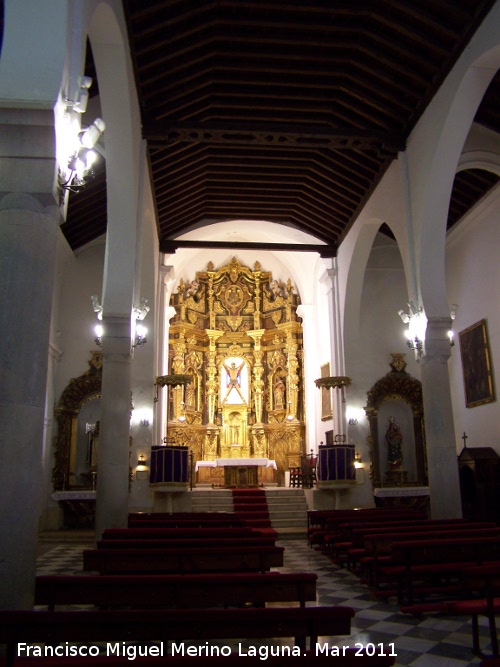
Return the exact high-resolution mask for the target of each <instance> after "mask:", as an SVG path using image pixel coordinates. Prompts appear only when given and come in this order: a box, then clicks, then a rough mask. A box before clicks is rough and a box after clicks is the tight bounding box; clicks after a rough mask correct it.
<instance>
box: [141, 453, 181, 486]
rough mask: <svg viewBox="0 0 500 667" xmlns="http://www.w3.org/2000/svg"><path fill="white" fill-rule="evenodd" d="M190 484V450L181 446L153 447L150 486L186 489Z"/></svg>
mask: <svg viewBox="0 0 500 667" xmlns="http://www.w3.org/2000/svg"><path fill="white" fill-rule="evenodd" d="M188 483H189V450H188V448H187V447H181V446H169V445H167V446H162V445H157V446H153V447H151V468H150V474H149V484H150V486H157V487H159V486H162V487H165V488H166V489H169V487H170V488H171V489H172V490H173V489H174V488H175V487H181V488H186V487H187V485H188Z"/></svg>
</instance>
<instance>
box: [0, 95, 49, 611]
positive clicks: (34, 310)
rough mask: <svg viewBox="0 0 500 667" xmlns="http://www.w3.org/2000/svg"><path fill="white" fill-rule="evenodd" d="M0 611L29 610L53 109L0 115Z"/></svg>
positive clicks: (44, 357) (39, 470)
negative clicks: (0, 339) (0, 273)
mask: <svg viewBox="0 0 500 667" xmlns="http://www.w3.org/2000/svg"><path fill="white" fill-rule="evenodd" d="M0 133H1V135H2V141H1V142H0V267H1V270H2V277H1V280H0V325H1V330H2V345H1V346H0V507H1V508H2V510H1V512H0V536H1V537H0V608H2V609H16V608H19V609H21V608H29V607H31V606H32V604H33V592H34V583H35V579H34V577H35V569H36V545H37V541H38V527H39V519H40V509H41V505H42V490H43V465H42V460H43V431H44V413H45V392H46V388H47V369H48V359H49V332H50V320H51V309H52V298H53V288H54V274H55V264H56V261H55V260H56V249H57V234H58V228H59V222H60V219H61V218H60V211H59V207H58V206H57V205H56V202H55V198H54V177H55V173H56V164H55V148H54V145H55V142H54V113H53V110H52V109H51V110H50V111H48V110H41V109H12V108H10V109H9V108H2V109H0Z"/></svg>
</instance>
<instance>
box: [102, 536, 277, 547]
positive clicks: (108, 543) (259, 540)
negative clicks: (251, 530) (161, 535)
mask: <svg viewBox="0 0 500 667" xmlns="http://www.w3.org/2000/svg"><path fill="white" fill-rule="evenodd" d="M275 542H276V540H275V538H274V537H261V536H256V537H248V538H247V537H240V538H237V537H234V538H229V539H224V538H219V537H217V538H214V539H210V538H208V537H203V538H201V539H199V540H197V539H194V538H193V539H192V538H185V539H179V540H175V539H167V540H163V539H158V540H157V539H144V540H140V539H129V540H125V539H124V540H118V539H115V540H98V541H97V542H96V547H97V548H98V549H201V548H216V549H227V548H228V547H245V546H247V547H273V546H274V545H275Z"/></svg>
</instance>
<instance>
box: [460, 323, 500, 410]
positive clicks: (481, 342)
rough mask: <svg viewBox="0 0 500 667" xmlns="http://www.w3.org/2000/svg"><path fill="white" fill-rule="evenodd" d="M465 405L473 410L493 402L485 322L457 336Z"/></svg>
mask: <svg viewBox="0 0 500 667" xmlns="http://www.w3.org/2000/svg"><path fill="white" fill-rule="evenodd" d="M458 336H459V340H460V354H461V357H462V371H463V376H464V389H465V405H466V406H467V407H468V408H473V407H475V406H477V405H483V404H484V403H492V402H493V401H494V400H495V393H494V388H493V374H492V371H491V356H490V351H489V346H488V333H487V330H486V320H480V321H479V322H476V324H473V325H472V326H470V327H468V328H467V329H464V330H463V331H461V332H460V333H459V334H458Z"/></svg>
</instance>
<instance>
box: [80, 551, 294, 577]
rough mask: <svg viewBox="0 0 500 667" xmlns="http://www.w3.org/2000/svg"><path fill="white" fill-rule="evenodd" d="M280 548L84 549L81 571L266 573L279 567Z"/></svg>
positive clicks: (119, 572) (121, 572)
mask: <svg viewBox="0 0 500 667" xmlns="http://www.w3.org/2000/svg"><path fill="white" fill-rule="evenodd" d="M283 552H284V547H277V546H274V547H266V546H264V547H243V548H241V547H228V548H227V549H224V550H221V549H219V548H214V547H200V548H192V549H145V548H144V549H86V550H84V552H83V569H84V570H95V571H98V572H99V573H100V574H169V573H171V574H191V573H195V572H267V571H268V570H270V569H271V568H272V567H282V566H283Z"/></svg>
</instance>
